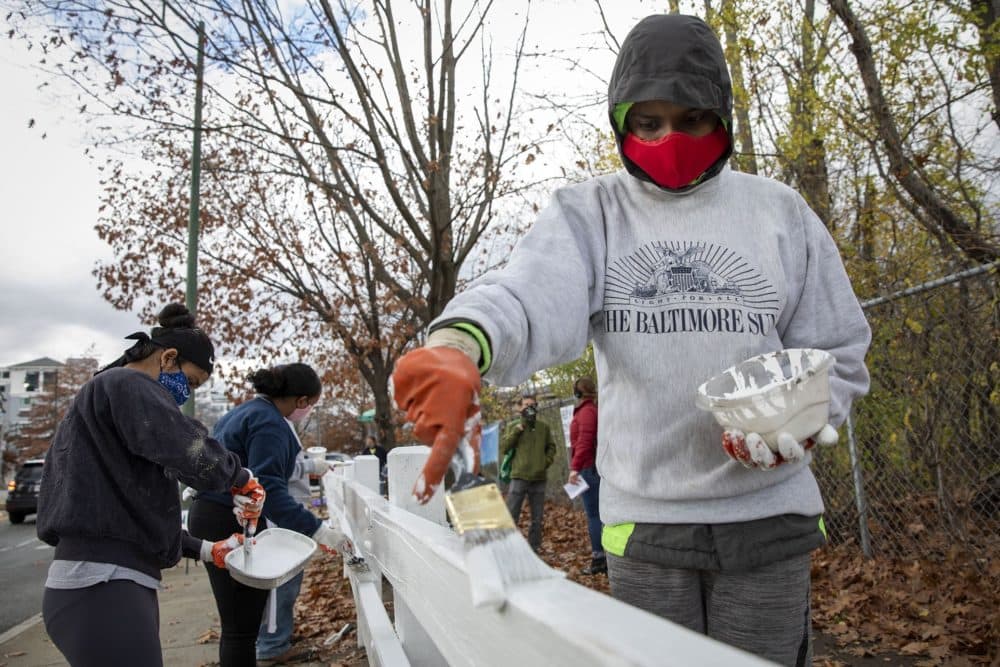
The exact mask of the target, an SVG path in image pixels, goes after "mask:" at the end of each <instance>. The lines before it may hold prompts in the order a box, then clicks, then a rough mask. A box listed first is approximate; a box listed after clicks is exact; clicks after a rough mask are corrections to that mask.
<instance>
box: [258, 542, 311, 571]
mask: <svg viewBox="0 0 1000 667" xmlns="http://www.w3.org/2000/svg"><path fill="white" fill-rule="evenodd" d="M306 553H308V552H306ZM304 555H305V554H304V553H303V549H302V545H301V544H299V543H286V542H282V541H280V540H275V539H270V540H260V541H258V542H257V543H256V544H254V546H253V558H251V559H250V563H249V567H247V564H246V563H245V562H244V565H243V571H244V572H245V573H246V574H248V575H250V576H251V577H259V578H261V579H274V578H277V577H281V576H283V575H284V574H285V573H286V572H288V571H289V570H291V569H292V568H294V567H297V566H298V565H299V564H300V563H301V562H302V558H303V557H304Z"/></svg>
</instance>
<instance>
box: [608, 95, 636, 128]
mask: <svg viewBox="0 0 1000 667" xmlns="http://www.w3.org/2000/svg"><path fill="white" fill-rule="evenodd" d="M632 104H634V103H633V102H619V103H618V104H616V105H615V108H614V111H612V112H611V115H612V116H614V118H615V125H617V126H618V131H619V132H621V133H622V134H625V116H627V115H628V110H629V109H631V108H632Z"/></svg>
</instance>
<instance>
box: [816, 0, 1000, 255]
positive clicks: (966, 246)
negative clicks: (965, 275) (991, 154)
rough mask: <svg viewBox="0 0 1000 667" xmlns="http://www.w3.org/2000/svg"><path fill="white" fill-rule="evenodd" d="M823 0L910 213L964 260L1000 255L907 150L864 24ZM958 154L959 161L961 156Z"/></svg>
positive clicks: (839, 0) (844, 6)
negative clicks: (840, 32) (842, 35)
mask: <svg viewBox="0 0 1000 667" xmlns="http://www.w3.org/2000/svg"><path fill="white" fill-rule="evenodd" d="M828 2H829V5H830V8H831V10H833V12H834V13H835V14H836V15H837V17H838V18H839V19H840V21H841V22H842V23H843V25H844V27H845V29H846V30H847V33H848V35H849V37H850V39H851V47H850V48H851V52H852V54H853V55H854V58H855V60H856V61H857V67H858V71H859V72H860V75H861V80H862V83H863V85H864V89H865V93H866V95H867V99H868V112H869V113H870V114H871V115H872V119H873V122H874V124H875V127H876V128H877V131H878V140H879V143H880V145H881V148H882V149H883V150H884V151H885V153H886V155H887V158H888V162H889V174H890V175H891V177H892V178H893V179H894V180H895V181H896V182H898V183H899V185H900V186H901V187H902V189H903V190H904V191H905V193H906V195H907V196H908V197H909V198H910V200H911V202H912V205H913V209H912V210H913V212H914V214H915V217H917V219H918V220H919V221H920V222H922V223H923V224H924V225H925V226H928V227H929V231H931V233H933V234H935V235H938V234H940V235H941V236H943V237H947V239H948V240H950V242H952V243H954V244H955V246H956V247H958V248H959V249H961V251H962V252H963V253H964V254H965V255H966V256H967V257H968V258H969V259H971V260H973V261H976V262H990V261H995V260H996V259H997V258H998V256H1000V246H998V243H997V239H996V237H995V234H994V233H991V230H990V227H988V226H987V227H985V229H983V228H982V227H981V225H974V224H971V223H970V222H969V221H968V220H966V219H965V217H964V216H963V215H962V214H961V213H960V212H959V211H958V210H956V208H955V207H954V206H953V205H952V204H951V203H949V202H948V200H947V199H946V198H945V197H944V196H942V194H941V193H940V192H939V189H940V188H939V186H937V184H936V181H935V179H934V178H932V177H931V176H930V175H929V174H928V172H927V170H926V169H925V168H924V167H923V166H922V164H921V162H922V160H921V159H920V158H919V156H912V154H908V151H907V146H906V142H905V140H904V134H903V133H902V132H900V129H899V127H898V125H897V122H896V118H895V117H894V115H893V113H892V106H891V105H890V104H889V103H888V101H887V99H886V96H885V93H884V91H883V86H882V80H881V77H880V76H879V73H878V70H877V68H876V65H875V56H874V53H873V49H872V44H871V41H870V40H869V38H868V34H867V31H866V29H865V26H864V24H862V22H861V21H860V19H859V18H858V16H857V14H855V12H854V10H853V9H852V8H851V6H850V4H849V3H848V2H847V0H828ZM958 157H959V159H961V155H959V156H958ZM925 159H926V158H925ZM973 203H974V202H973Z"/></svg>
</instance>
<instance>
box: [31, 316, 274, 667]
mask: <svg viewBox="0 0 1000 667" xmlns="http://www.w3.org/2000/svg"><path fill="white" fill-rule="evenodd" d="M159 323H160V326H159V327H156V328H154V329H153V330H152V332H151V335H147V334H146V333H144V332H140V333H135V334H132V335H131V336H128V338H129V339H132V340H135V341H136V343H135V344H134V345H133V346H132V347H130V348H129V349H128V350H126V351H125V353H124V354H123V355H122V356H121V357H120V358H118V359H117V360H115V361H114V362H112V363H111V364H109V365H107V366H105V367H104V368H102V369H101V370H100V371H98V373H97V374H95V376H94V377H93V378H92V379H91V380H90V381H89V382H87V383H86V384H85V385H83V387H81V388H80V390H79V392H77V395H76V397H75V398H74V399H73V403H72V405H71V406H70V409H69V411H68V412H67V414H66V417H65V418H64V419H63V421H62V422H61V423H60V424H59V427H58V429H57V430H56V434H55V437H54V438H53V440H52V446H51V447H50V448H49V451H48V453H47V454H46V457H45V475H44V477H43V479H42V484H41V491H40V494H39V499H38V521H37V529H38V536H39V538H40V539H41V540H42V541H44V542H46V543H48V544H51V545H53V546H54V547H55V548H56V550H55V559H54V560H53V562H52V565H51V566H50V568H49V574H48V579H47V580H46V582H45V596H44V599H43V602H42V614H43V617H44V619H45V629H46V630H47V632H48V634H49V636H50V637H51V638H52V641H53V643H54V644H55V645H56V647H57V648H58V649H59V650H60V651H61V652H62V653H63V655H64V656H66V659H67V660H68V661H69V662H70V664H72V665H74V667H77V666H80V665H95V666H96V665H154V666H155V665H162V664H163V659H162V655H161V651H160V639H159V610H158V608H157V598H156V591H157V589H158V588H159V580H160V570H162V569H163V568H167V567H171V566H173V565H175V564H176V563H177V561H179V560H180V557H181V555H182V554H183V555H185V556H188V557H193V558H199V559H201V560H204V561H213V562H215V563H216V564H220V566H221V564H222V563H224V561H223V559H224V557H225V554H226V553H228V552H229V551H231V550H232V549H233V548H235V546H237V544H238V543H239V542H238V536H235V535H234V536H231V537H229V538H227V539H223V540H219V541H218V542H215V543H211V542H205V541H202V540H198V539H195V538H193V537H191V536H190V535H187V534H186V533H182V531H181V528H180V525H181V507H180V493H179V490H178V484H177V483H178V481H180V482H183V483H185V484H187V485H188V486H191V487H193V488H195V489H199V490H215V491H229V492H230V493H232V494H233V495H234V497H237V498H239V500H238V502H237V505H238V507H237V513H238V515H239V516H240V518H241V519H242V520H244V521H256V519H257V517H259V516H260V511H261V507H262V506H263V501H264V490H263V488H262V487H261V486H260V484H259V483H258V482H257V480H256V479H255V478H254V477H253V474H252V473H251V472H250V471H249V470H248V469H246V468H243V467H242V466H241V465H240V460H239V457H238V456H237V455H236V454H233V453H231V452H228V451H227V450H226V449H225V448H224V447H223V446H222V445H220V444H219V443H218V442H216V441H215V440H213V439H211V438H210V437H208V432H207V431H206V430H205V427H204V426H202V425H201V424H200V423H199V422H197V421H195V420H194V419H190V418H188V417H186V416H184V415H183V414H181V412H180V410H178V409H177V406H178V405H181V404H183V403H184V402H185V401H186V400H187V398H188V397H189V396H190V392H191V390H192V389H194V388H196V387H198V385H200V384H202V383H203V382H205V381H206V380H208V378H209V376H210V375H211V373H212V366H213V362H214V348H213V346H212V341H211V340H210V339H209V338H208V336H207V335H206V334H205V333H204V332H203V331H201V330H200V329H197V328H195V326H194V317H193V316H192V315H191V314H190V313H189V312H188V310H187V309H186V308H185V307H184V306H182V305H179V304H171V305H168V306H167V307H165V308H164V309H163V310H162V311H161V312H160V314H159ZM122 628H128V631H127V632H122Z"/></svg>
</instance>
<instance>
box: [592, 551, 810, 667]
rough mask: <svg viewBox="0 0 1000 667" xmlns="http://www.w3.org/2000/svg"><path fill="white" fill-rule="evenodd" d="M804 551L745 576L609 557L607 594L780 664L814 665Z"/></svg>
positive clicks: (808, 584) (742, 574)
mask: <svg viewBox="0 0 1000 667" xmlns="http://www.w3.org/2000/svg"><path fill="white" fill-rule="evenodd" d="M809 577H810V574H809V554H808V553H805V554H801V555H798V556H793V557H792V558H789V559H787V560H784V561H779V562H777V563H772V564H770V565H765V566H764V567H760V568H757V569H755V570H747V571H742V572H718V571H708V570H681V569H675V568H669V567H665V566H663V565H657V564H656V563H649V562H646V561H640V560H635V559H631V558H623V557H621V556H615V555H613V554H610V553H609V554H608V578H609V580H610V584H611V594H612V595H613V596H614V597H615V598H617V599H619V600H621V601H622V602H627V603H628V604H630V605H633V606H635V607H639V608H640V609H644V610H646V611H648V612H650V613H653V614H656V615H657V616H662V617H663V618H666V619H667V620H670V621H673V622H674V623H677V624H678V625H683V626H684V627H686V628H690V629H691V630H694V631H696V632H700V633H702V634H704V635H708V636H709V637H711V638H713V639H716V640H718V641H720V642H724V643H726V644H729V645H730V646H735V647H737V648H740V649H742V650H744V651H747V652H748V653H753V654H755V655H758V656H760V657H762V658H765V659H767V660H771V661H773V662H776V663H778V664H780V665H789V666H796V667H802V666H805V665H810V664H812V648H811V645H810V625H811V623H810V616H809V588H810V579H809Z"/></svg>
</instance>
